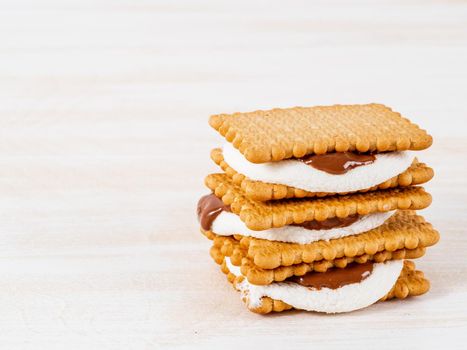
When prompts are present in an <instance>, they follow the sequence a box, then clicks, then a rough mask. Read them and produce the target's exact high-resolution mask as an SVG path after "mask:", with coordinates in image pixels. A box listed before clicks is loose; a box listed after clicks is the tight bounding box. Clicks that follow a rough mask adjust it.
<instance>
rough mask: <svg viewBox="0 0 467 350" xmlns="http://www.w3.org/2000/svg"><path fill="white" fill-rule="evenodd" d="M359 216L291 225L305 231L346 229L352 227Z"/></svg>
mask: <svg viewBox="0 0 467 350" xmlns="http://www.w3.org/2000/svg"><path fill="white" fill-rule="evenodd" d="M359 217H360V216H359V215H358V214H355V215H350V216H347V217H345V218H338V217H334V218H330V219H326V220H324V221H317V220H311V221H305V222H302V223H301V224H292V225H293V226H301V227H303V228H306V229H307V230H330V229H332V228H341V227H347V226H350V225H352V224H353V223H354V222H356V221H357V220H358V219H359Z"/></svg>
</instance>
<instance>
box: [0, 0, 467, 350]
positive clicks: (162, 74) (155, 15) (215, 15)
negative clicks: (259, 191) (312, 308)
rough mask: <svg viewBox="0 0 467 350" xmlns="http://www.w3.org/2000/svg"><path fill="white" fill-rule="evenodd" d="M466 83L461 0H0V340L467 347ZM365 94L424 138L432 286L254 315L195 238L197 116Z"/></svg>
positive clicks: (204, 141) (200, 147)
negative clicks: (338, 307)
mask: <svg viewBox="0 0 467 350" xmlns="http://www.w3.org/2000/svg"><path fill="white" fill-rule="evenodd" d="M466 82H467V2H466V1H454V0H452V1H402V0H400V1H360V2H358V3H356V2H352V4H351V3H350V2H348V1H344V0H342V1H324V0H323V1H305V0H303V1H287V2H278V1H243V0H242V1H234V2H220V1H164V2H161V1H149V0H140V1H131V0H127V1H123V0H122V1H110V0H108V1H95V0H72V1H59V0H43V1H23V0H11V1H1V2H0V133H1V134H0V136H1V137H0V165H1V168H0V194H1V195H0V347H1V348H2V349H126V350H129V349H156V348H164V347H167V348H169V347H172V346H179V347H185V348H195V347H200V348H201V347H203V348H207V347H211V346H212V347H213V348H214V347H216V348H224V347H225V348H227V347H236V348H237V347H240V346H245V347H247V348H248V347H250V346H253V345H255V346H256V347H258V348H265V349H266V348H277V347H284V345H287V346H288V347H289V348H292V346H297V347H299V348H305V347H306V348H318V349H319V348H323V347H326V348H328V349H330V348H335V347H337V348H339V349H342V348H344V347H346V348H364V347H365V346H366V347H376V346H377V347H378V348H389V347H398V348H402V349H405V348H422V347H423V348H425V349H426V348H430V347H438V348H439V347H440V346H442V348H447V347H448V346H450V347H451V348H462V347H463V346H464V347H465V344H463V342H465V341H467V263H466V251H467V230H466V227H467V215H466V214H467V204H466V201H467V164H466V160H467V157H466V153H465V149H466V147H467V126H466V123H467V83H466ZM365 102H382V103H386V104H388V105H390V106H392V107H394V108H395V109H397V110H399V111H400V112H402V113H404V114H405V115H407V116H408V117H410V118H411V119H412V120H414V121H415V122H417V123H419V124H421V125H422V126H423V127H425V128H426V129H428V130H429V131H430V132H431V133H432V135H433V136H434V137H435V143H434V146H433V147H432V148H431V149H430V150H429V151H427V152H425V154H423V155H422V156H421V159H422V160H425V161H427V162H429V164H430V165H432V166H433V167H434V168H435V170H436V177H435V179H434V180H433V181H432V182H431V183H430V184H429V185H428V186H427V188H428V190H430V191H431V192H432V194H433V197H434V202H433V205H432V206H431V207H430V208H429V209H427V210H425V214H426V216H427V217H428V218H429V219H430V220H431V221H432V222H433V224H434V225H435V226H436V227H437V228H438V229H439V230H440V232H441V237H442V238H441V241H440V243H439V244H438V245H437V246H436V247H434V248H432V249H430V250H429V251H428V253H427V254H426V256H425V257H424V258H423V259H422V260H420V261H419V262H418V266H419V267H420V268H422V269H423V270H425V272H426V274H427V276H428V277H429V278H430V279H431V281H432V290H431V292H430V293H429V294H427V295H426V296H423V297H420V298H415V299H412V300H407V301H404V302H397V301H396V302H389V303H381V304H377V305H375V306H373V307H371V308H369V309H366V310H363V311H359V312H354V313H351V314H346V315H339V316H323V315H318V314H311V313H301V312H289V313H284V314H280V315H273V316H268V317H262V316H259V315H255V314H252V313H250V312H248V311H247V310H246V308H245V307H244V305H243V303H242V302H241V301H240V298H239V295H238V294H237V293H236V292H235V291H234V290H233V289H232V287H231V286H230V285H229V284H228V283H227V281H226V280H225V277H224V276H223V275H222V273H221V272H220V271H219V270H218V267H217V266H216V265H215V264H214V263H213V262H212V261H211V259H210V257H209V255H208V250H209V242H208V241H207V240H206V239H204V238H203V237H202V236H201V235H200V234H199V233H198V227H197V222H196V218H195V205H196V201H197V199H198V197H199V196H200V195H201V194H203V193H205V192H206V190H205V189H204V187H203V177H204V176H205V175H206V174H207V173H208V172H212V171H216V170H217V169H216V168H215V166H214V165H213V164H211V161H210V160H209V150H210V149H211V148H212V147H214V146H216V145H218V143H219V141H220V140H219V139H218V138H217V136H216V135H215V133H214V131H212V130H211V129H210V128H209V126H208V124H207V118H208V116H209V115H210V114H213V113H218V112H235V111H248V110H252V109H257V108H270V107H278V106H281V107H286V106H294V105H316V104H333V103H365Z"/></svg>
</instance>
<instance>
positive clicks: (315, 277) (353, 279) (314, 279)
mask: <svg viewBox="0 0 467 350" xmlns="http://www.w3.org/2000/svg"><path fill="white" fill-rule="evenodd" d="M372 271H373V263H372V262H366V263H363V264H357V263H354V264H351V265H348V266H347V267H346V268H343V269H340V268H336V267H334V268H331V269H329V270H327V271H326V272H309V273H307V274H305V275H303V276H294V277H292V278H289V279H288V280H287V281H289V282H295V283H298V284H301V285H302V286H305V287H309V288H314V289H321V288H330V289H337V288H340V287H342V286H345V285H347V284H352V283H359V282H361V281H363V280H364V279H365V278H367V277H368V276H370V274H371V272H372Z"/></svg>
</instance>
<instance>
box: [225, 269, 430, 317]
mask: <svg viewBox="0 0 467 350" xmlns="http://www.w3.org/2000/svg"><path fill="white" fill-rule="evenodd" d="M221 270H222V272H223V273H224V274H226V275H227V279H228V281H229V282H230V283H232V284H233V286H234V288H235V289H237V290H239V288H238V287H237V284H240V283H241V282H242V281H243V278H244V277H243V276H235V275H234V274H232V273H231V272H230V271H229V269H228V268H227V266H226V264H225V261H222V263H221ZM429 289H430V282H429V281H428V280H427V279H426V278H425V276H424V274H423V272H422V271H418V270H415V264H414V263H413V262H412V261H408V260H406V261H404V267H403V269H402V271H401V274H400V276H399V278H398V279H397V282H396V283H395V285H394V287H392V289H391V290H390V291H389V292H388V293H387V294H386V295H385V296H384V297H382V298H381V299H380V301H386V300H391V299H394V298H397V299H405V298H408V297H410V296H418V295H422V294H425V293H426V292H428V290H429ZM242 300H243V302H245V304H246V305H247V307H248V309H249V310H250V311H252V312H255V313H259V314H268V313H270V312H282V311H285V310H290V309H293V307H292V306H290V305H288V304H287V303H285V302H283V301H281V300H276V299H272V298H269V297H263V298H262V299H261V305H260V306H252V305H250V303H249V300H248V296H247V295H243V296H242Z"/></svg>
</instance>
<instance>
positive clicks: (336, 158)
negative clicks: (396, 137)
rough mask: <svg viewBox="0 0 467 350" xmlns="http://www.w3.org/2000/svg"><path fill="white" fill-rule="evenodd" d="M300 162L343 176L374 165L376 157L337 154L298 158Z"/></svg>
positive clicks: (358, 154) (350, 153)
mask: <svg viewBox="0 0 467 350" xmlns="http://www.w3.org/2000/svg"><path fill="white" fill-rule="evenodd" d="M298 160H299V161H301V162H303V163H305V164H307V165H310V166H312V167H313V168H315V169H318V170H321V171H325V172H327V173H329V174H334V175H342V174H345V173H346V172H348V171H349V170H351V169H354V168H356V167H359V166H362V165H368V164H371V163H373V162H374V161H375V160H376V157H375V156H374V155H373V154H360V153H354V152H336V153H329V154H312V155H309V156H305V157H303V158H298Z"/></svg>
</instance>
